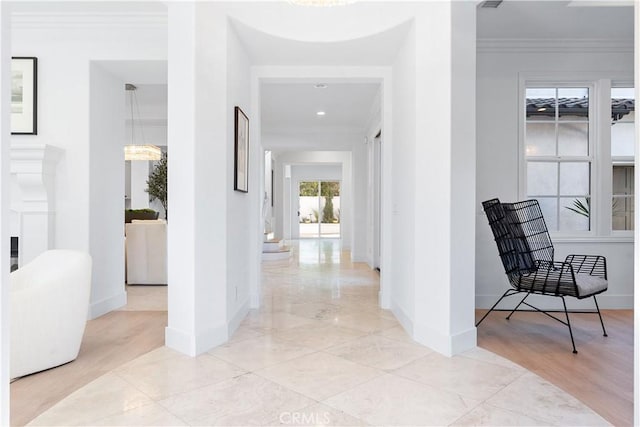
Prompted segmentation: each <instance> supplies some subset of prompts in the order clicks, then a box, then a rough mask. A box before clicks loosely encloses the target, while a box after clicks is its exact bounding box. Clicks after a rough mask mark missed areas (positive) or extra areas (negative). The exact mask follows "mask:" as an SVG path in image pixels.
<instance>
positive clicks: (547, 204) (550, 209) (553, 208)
mask: <svg viewBox="0 0 640 427" xmlns="http://www.w3.org/2000/svg"><path fill="white" fill-rule="evenodd" d="M537 199H538V203H539V204H540V209H541V210H542V215H544V222H545V223H546V224H547V228H548V229H549V230H550V231H558V220H557V219H558V199H556V198H547V197H538V198H537Z"/></svg>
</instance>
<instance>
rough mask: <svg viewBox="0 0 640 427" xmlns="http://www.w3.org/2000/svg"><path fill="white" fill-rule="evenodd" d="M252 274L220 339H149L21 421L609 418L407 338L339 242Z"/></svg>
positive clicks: (513, 372) (480, 353)
mask: <svg viewBox="0 0 640 427" xmlns="http://www.w3.org/2000/svg"><path fill="white" fill-rule="evenodd" d="M263 283H264V290H263V294H264V295H263V296H264V301H263V307H262V308H261V309H260V310H256V311H252V312H250V313H249V315H248V316H247V318H246V319H245V321H244V322H243V323H242V325H241V326H240V328H239V329H238V331H237V332H236V333H235V335H234V336H233V338H232V339H231V340H230V342H229V343H228V344H226V345H224V346H221V347H218V348H216V349H213V350H212V351H210V352H209V353H206V354H203V355H201V356H199V357H196V358H190V357H187V356H183V355H181V354H179V353H177V352H175V351H173V350H170V349H168V348H166V347H162V348H160V349H157V350H154V351H152V352H150V353H147V354H146V355H144V356H142V357H140V358H138V359H136V360H134V361H132V362H130V363H127V364H125V365H124V366H121V367H119V368H118V369H115V370H113V371H112V372H110V373H108V374H106V375H104V376H103V377H101V378H99V379H97V380H96V381H94V382H92V383H90V384H88V385H87V386H85V387H84V388H82V389H80V390H78V391H76V392H74V393H73V394H71V395H70V396H69V397H67V398H66V399H64V400H62V401H61V402H60V403H58V404H57V405H55V406H54V407H53V408H51V409H50V410H49V411H47V412H45V413H44V414H42V415H41V416H39V417H38V418H36V419H35V420H33V422H32V423H31V425H49V426H52V425H127V426H130V425H197V426H202V425H233V426H240V425H242V426H244V425H336V426H352V425H580V426H586V425H607V423H606V421H605V420H604V419H602V418H601V417H599V416H598V415H597V414H595V413H594V412H593V411H592V410H590V409H589V408H587V407H586V406H585V405H583V404H582V403H580V402H579V401H578V400H576V399H575V398H573V397H572V396H570V395H568V394H566V393H564V392H563V391H561V390H560V389H558V388H557V387H555V386H553V385H551V384H550V383H548V382H547V381H545V380H543V379H541V378H540V377H538V376H536V375H534V374H532V373H530V372H528V371H526V370H525V369H524V368H522V367H520V366H518V365H515V364H513V363H511V362H509V361H508V360H506V359H503V358H501V357H499V356H497V355H495V354H493V353H490V352H488V351H486V350H482V349H479V348H476V349H474V350H471V351H468V352H466V353H464V354H462V355H460V356H456V357H452V358H447V357H444V356H441V355H439V354H437V353H435V352H432V351H431V350H429V349H428V348H426V347H423V346H421V345H418V344H417V343H415V342H413V341H412V340H411V339H410V338H409V337H408V336H407V335H406V333H405V332H404V330H403V329H402V327H401V326H400V325H399V324H398V322H397V321H396V320H395V318H394V316H393V315H392V314H391V313H389V312H387V311H385V310H381V309H379V308H378V307H377V296H378V276H377V273H375V272H373V271H371V270H370V269H369V268H368V267H366V266H365V265H362V264H352V263H351V262H350V261H349V259H348V254H347V253H341V251H340V248H339V244H338V242H337V241H334V240H325V241H317V240H309V241H305V240H303V241H300V243H299V245H298V246H297V247H296V250H295V256H294V258H292V259H291V260H290V261H278V262H271V263H268V264H265V265H264V266H263Z"/></svg>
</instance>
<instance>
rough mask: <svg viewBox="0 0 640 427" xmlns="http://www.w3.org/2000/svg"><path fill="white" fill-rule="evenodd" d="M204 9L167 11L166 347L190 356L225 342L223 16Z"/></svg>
mask: <svg viewBox="0 0 640 427" xmlns="http://www.w3.org/2000/svg"><path fill="white" fill-rule="evenodd" d="M207 6H208V5H206V4H201V3H177V2H172V3H169V6H168V13H169V37H168V58H169V61H168V63H169V65H168V67H169V68H168V73H169V79H168V91H169V92H168V96H169V106H168V119H169V120H168V143H169V145H170V146H171V147H172V148H171V157H170V160H169V162H168V167H169V171H168V175H169V182H168V194H169V204H170V206H169V210H170V211H171V219H170V223H169V227H168V281H169V284H168V294H169V295H168V308H169V319H168V326H167V328H166V331H165V342H166V345H167V346H168V347H171V348H173V349H175V350H177V351H180V352H182V353H185V354H188V355H191V356H195V355H197V354H200V353H202V352H204V351H207V350H209V349H210V348H212V347H214V346H216V345H219V344H221V343H223V342H225V341H226V340H227V338H228V329H227V319H226V315H227V294H226V292H227V273H226V261H227V254H226V246H227V241H226V223H227V202H226V200H227V191H228V189H229V184H230V183H229V182H228V177H227V167H228V165H227V162H228V157H229V156H228V155H227V154H228V151H227V150H228V149H229V148H228V144H227V142H228V141H227V133H226V132H227V126H226V121H227V114H226V111H227V105H226V74H225V73H226V32H227V22H226V17H225V16H224V15H215V14H209V15H208V16H207V17H199V16H198V12H199V8H201V7H207ZM205 18H206V19H205ZM231 185H233V183H231Z"/></svg>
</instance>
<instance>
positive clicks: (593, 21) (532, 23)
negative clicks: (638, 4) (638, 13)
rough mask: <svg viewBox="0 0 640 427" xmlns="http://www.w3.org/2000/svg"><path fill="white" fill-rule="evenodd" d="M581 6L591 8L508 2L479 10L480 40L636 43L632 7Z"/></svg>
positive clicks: (558, 2)
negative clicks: (620, 41)
mask: <svg viewBox="0 0 640 427" xmlns="http://www.w3.org/2000/svg"><path fill="white" fill-rule="evenodd" d="M581 3H585V4H588V2H579V3H576V2H570V1H561V0H554V1H549V0H539V1H520V0H505V1H504V2H503V3H502V4H501V5H500V6H499V7H498V8H496V9H491V8H478V26H477V34H478V38H479V39H546V40H548V39H605V40H633V31H634V30H633V8H632V7H595V6H592V7H580V6H576V5H577V4H581ZM570 4H571V5H570ZM599 4H606V3H603V2H599ZM611 4H614V3H611ZM615 4H620V3H615Z"/></svg>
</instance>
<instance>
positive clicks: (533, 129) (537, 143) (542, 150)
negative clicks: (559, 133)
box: [526, 122, 556, 156]
mask: <svg viewBox="0 0 640 427" xmlns="http://www.w3.org/2000/svg"><path fill="white" fill-rule="evenodd" d="M526 138H527V139H526V141H527V142H526V154H527V156H555V154H556V124H555V123H540V122H538V123H527V136H526Z"/></svg>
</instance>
